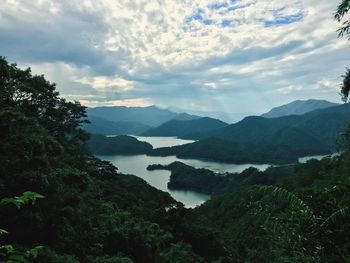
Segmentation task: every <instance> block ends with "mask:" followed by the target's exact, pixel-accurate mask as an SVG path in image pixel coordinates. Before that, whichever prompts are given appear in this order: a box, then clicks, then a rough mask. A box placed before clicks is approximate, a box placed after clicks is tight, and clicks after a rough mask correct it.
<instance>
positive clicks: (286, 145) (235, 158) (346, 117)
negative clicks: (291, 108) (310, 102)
mask: <svg viewBox="0 0 350 263" xmlns="http://www.w3.org/2000/svg"><path fill="white" fill-rule="evenodd" d="M349 121H350V105H348V104H344V105H340V106H336V107H330V108H326V109H321V110H316V111H313V112H309V113H307V114H304V115H291V116H285V117H280V118H271V119H267V118H263V117H257V116H253V117H247V118H245V119H244V120H242V121H240V122H238V123H236V124H232V125H229V126H227V127H224V128H223V129H220V130H219V131H218V132H217V133H216V134H215V135H214V136H213V137H212V138H208V139H204V140H200V141H198V142H195V143H192V144H186V145H182V146H176V147H171V148H159V149H154V150H153V152H152V155H162V156H165V155H177V156H178V157H183V158H201V159H211V160H216V161H222V162H232V163H243V162H253V163H264V162H265V163H281V162H296V161H297V159H298V157H301V156H307V155H317V154H328V153H331V152H334V151H335V146H336V139H337V138H338V136H339V135H340V133H341V131H342V130H343V128H344V125H345V124H346V123H347V122H349Z"/></svg>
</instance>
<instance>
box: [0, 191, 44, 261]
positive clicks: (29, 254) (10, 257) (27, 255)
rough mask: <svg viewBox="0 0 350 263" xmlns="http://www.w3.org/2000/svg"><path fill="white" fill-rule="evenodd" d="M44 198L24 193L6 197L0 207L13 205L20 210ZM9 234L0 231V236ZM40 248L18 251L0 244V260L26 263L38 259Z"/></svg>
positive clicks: (11, 246) (1, 201) (2, 230)
mask: <svg viewBox="0 0 350 263" xmlns="http://www.w3.org/2000/svg"><path fill="white" fill-rule="evenodd" d="M40 198H44V196H42V195H40V194H38V193H34V192H24V193H23V194H22V195H21V196H15V197H7V198H3V199H1V200H0V205H14V206H16V207H17V208H21V207H22V206H23V205H25V204H28V203H30V204H32V205H33V204H35V202H36V200H37V199H40ZM6 234H9V233H8V232H7V231H6V230H4V229H0V236H1V235H6ZM42 248H43V247H42V246H35V247H34V248H31V249H25V250H24V251H23V250H20V249H18V248H15V247H14V246H13V245H11V244H1V243H0V258H1V259H3V260H6V262H7V263H16V262H18V263H26V262H29V261H28V260H32V259H35V258H37V257H38V254H39V252H40V250H41V249H42Z"/></svg>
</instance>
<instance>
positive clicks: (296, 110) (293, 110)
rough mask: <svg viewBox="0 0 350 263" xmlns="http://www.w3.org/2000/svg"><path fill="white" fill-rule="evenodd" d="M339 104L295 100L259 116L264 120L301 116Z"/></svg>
mask: <svg viewBox="0 0 350 263" xmlns="http://www.w3.org/2000/svg"><path fill="white" fill-rule="evenodd" d="M339 105H340V104H339V103H334V102H330V101H327V100H318V99H308V100H295V101H292V102H290V103H287V104H284V105H281V106H278V107H274V108H272V109H271V110H270V111H268V112H266V113H264V114H261V115H260V116H261V117H264V118H278V117H282V116H287V115H303V114H305V113H308V112H311V111H314V110H318V109H324V108H328V107H333V106H339Z"/></svg>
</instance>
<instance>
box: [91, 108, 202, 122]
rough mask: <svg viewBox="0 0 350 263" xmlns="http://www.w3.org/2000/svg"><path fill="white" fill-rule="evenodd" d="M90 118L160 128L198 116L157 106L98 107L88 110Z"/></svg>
mask: <svg viewBox="0 0 350 263" xmlns="http://www.w3.org/2000/svg"><path fill="white" fill-rule="evenodd" d="M87 114H88V116H89V117H91V116H95V117H99V118H102V119H104V120H107V121H112V122H134V123H135V122H136V123H139V124H143V125H146V126H153V127H156V126H159V125H161V124H163V123H164V122H167V121H169V120H192V119H198V118H199V117H198V116H195V115H190V114H187V113H176V112H172V111H170V110H166V109H161V108H158V107H156V106H149V107H124V106H114V107H96V108H88V109H87Z"/></svg>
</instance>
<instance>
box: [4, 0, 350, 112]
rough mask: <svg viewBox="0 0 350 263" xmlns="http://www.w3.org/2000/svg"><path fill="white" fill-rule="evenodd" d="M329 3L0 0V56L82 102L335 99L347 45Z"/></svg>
mask: <svg viewBox="0 0 350 263" xmlns="http://www.w3.org/2000/svg"><path fill="white" fill-rule="evenodd" d="M336 5H337V3H336V1H327V0H318V1H316V0H290V1H278V0H259V1H258V0H244V1H243V0H235V1H233V0H217V1H213V0H191V1H189V0H175V1H174V0H162V1H161V0H138V1H128V0H96V1H91V0H61V1H50V0H32V1H24V0H4V2H3V3H2V8H1V9H0V55H3V56H6V57H8V59H9V60H10V61H12V62H17V63H19V65H21V66H23V67H25V66H31V67H32V69H33V71H34V72H36V73H38V74H42V73H44V74H45V75H47V77H48V78H49V79H50V80H52V81H54V82H56V83H57V87H58V90H59V91H60V92H61V94H62V95H63V96H65V97H67V98H68V99H75V100H80V101H81V102H82V103H84V104H87V105H94V106H95V105H116V104H118V105H119V104H120V105H123V103H124V105H149V104H159V105H161V106H172V105H175V106H178V107H182V108H187V109H190V108H193V109H203V108H205V109H211V110H213V111H227V112H235V111H237V112H242V111H265V110H267V109H268V108H269V107H271V106H276V105H278V104H281V103H284V102H289V101H290V100H293V99H306V98H310V97H312V98H323V99H330V100H338V94H337V88H338V86H336V83H338V82H340V81H339V76H340V75H342V74H343V72H344V69H345V67H346V66H349V65H348V61H349V59H350V52H349V43H347V42H346V40H345V39H337V34H336V29H337V27H338V25H337V23H336V22H335V21H334V20H333V13H334V11H335V9H336ZM332 85H335V87H333V88H332Z"/></svg>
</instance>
